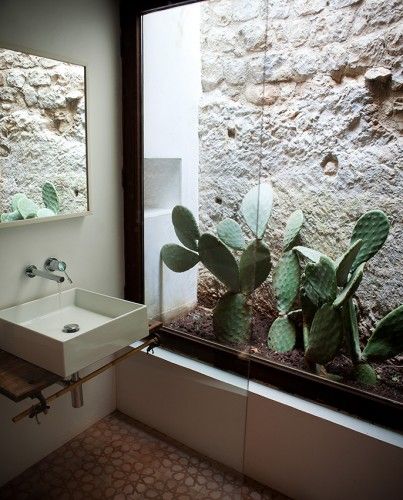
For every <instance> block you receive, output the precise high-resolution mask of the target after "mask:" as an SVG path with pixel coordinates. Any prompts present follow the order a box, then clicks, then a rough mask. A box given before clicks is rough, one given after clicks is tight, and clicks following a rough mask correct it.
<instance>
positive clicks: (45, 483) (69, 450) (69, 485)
mask: <svg viewBox="0 0 403 500" xmlns="http://www.w3.org/2000/svg"><path fill="white" fill-rule="evenodd" d="M93 498H96V499H104V498H111V499H115V500H124V499H147V498H155V499H162V500H171V499H172V500H185V499H186V500H192V499H194V498H195V499H221V500H237V499H239V500H241V499H251V500H252V499H253V500H259V499H273V500H284V499H285V497H284V496H283V495H280V494H279V493H276V492H274V491H272V490H269V489H267V488H264V487H263V486H261V485H259V484H257V483H254V482H251V481H246V480H243V479H242V476H240V475H238V474H237V473H236V472H234V471H232V470H229V469H226V468H225V467H223V466H222V465H220V464H218V463H216V462H214V461H212V460H209V459H207V458H205V457H203V456H200V455H198V454H196V452H194V451H192V450H190V449H188V448H186V447H184V446H182V445H180V444H179V443H177V442H175V441H173V440H171V439H169V438H167V437H166V436H163V435H161V434H159V433H157V432H155V431H153V430H151V429H149V428H147V427H145V426H144V425H142V424H139V423H138V422H136V421H134V420H132V419H131V418H129V417H127V416H125V415H123V414H122V413H119V412H116V413H113V414H112V415H109V416H108V417H106V418H104V419H103V420H101V421H100V422H98V423H96V424H95V425H93V426H92V427H90V428H89V429H87V430H86V431H84V432H83V433H82V434H80V435H79V436H77V437H76V438H74V439H73V440H72V441H69V442H68V443H67V444H65V445H64V446H62V447H61V448H59V449H58V450H56V451H55V452H53V453H51V454H50V455H48V456H47V457H46V458H44V459H43V460H42V461H41V462H39V463H37V464H36V465H34V466H32V467H31V468H29V469H28V470H26V471H25V472H24V473H22V474H21V475H20V476H18V477H17V478H15V479H13V480H12V481H10V482H9V483H8V484H7V485H5V486H4V487H3V488H1V489H0V499H1V500H6V499H10V500H20V499H30V500H31V499H35V500H36V499H38V500H48V499H57V500H70V499H71V500H79V499H84V500H87V499H93Z"/></svg>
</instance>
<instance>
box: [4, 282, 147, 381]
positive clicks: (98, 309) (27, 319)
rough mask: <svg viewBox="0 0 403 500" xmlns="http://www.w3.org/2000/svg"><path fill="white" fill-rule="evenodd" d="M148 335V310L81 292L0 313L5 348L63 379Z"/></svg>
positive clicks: (77, 290)
mask: <svg viewBox="0 0 403 500" xmlns="http://www.w3.org/2000/svg"><path fill="white" fill-rule="evenodd" d="M77 325H78V328H79V329H78V330H77ZM147 334H148V321H147V308H146V306H144V305H142V304H135V303H133V302H128V301H126V300H122V299H117V298H114V297H109V296H107V295H101V294H99V293H94V292H90V291H88V290H83V289H81V288H73V289H71V290H67V291H65V292H62V293H60V294H58V293H56V294H54V295H49V296H47V297H44V298H42V299H38V300H33V301H31V302H26V303H25V304H21V305H19V306H14V307H10V308H8V309H3V310H0V349H3V350H5V351H8V352H10V353H11V354H14V355H15V356H19V357H20V358H23V359H25V360H26V361H29V362H31V363H34V364H35V365H38V366H40V367H42V368H45V369H47V370H49V371H51V372H53V373H56V374H57V375H61V376H62V377H67V376H69V375H71V374H72V373H74V372H77V371H78V370H81V369H82V368H84V367H86V366H88V365H90V364H91V363H94V362H95V361H99V360H100V359H102V358H104V357H105V356H109V355H110V354H113V353H114V352H116V351H118V350H119V349H121V348H122V347H125V346H128V345H129V344H131V343H132V342H134V341H136V340H139V339H141V338H143V337H145V336H146V335H147Z"/></svg>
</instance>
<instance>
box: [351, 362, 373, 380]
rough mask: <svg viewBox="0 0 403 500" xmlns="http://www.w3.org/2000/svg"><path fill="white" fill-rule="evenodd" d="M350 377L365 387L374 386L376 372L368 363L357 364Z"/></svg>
mask: <svg viewBox="0 0 403 500" xmlns="http://www.w3.org/2000/svg"><path fill="white" fill-rule="evenodd" d="M352 376H353V378H354V379H355V380H357V382H361V384H365V385H376V384H377V383H378V378H377V376H376V371H375V370H374V369H373V368H372V366H371V365H370V364H368V363H358V364H357V365H355V366H354V368H353V371H352Z"/></svg>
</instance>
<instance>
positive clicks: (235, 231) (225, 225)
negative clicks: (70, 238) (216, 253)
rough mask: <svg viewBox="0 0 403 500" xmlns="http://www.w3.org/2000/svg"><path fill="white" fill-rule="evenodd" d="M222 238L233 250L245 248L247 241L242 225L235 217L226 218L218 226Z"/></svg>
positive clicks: (218, 232)
mask: <svg viewBox="0 0 403 500" xmlns="http://www.w3.org/2000/svg"><path fill="white" fill-rule="evenodd" d="M217 234H218V237H219V238H220V240H221V241H222V242H223V243H224V244H225V245H227V247H229V248H232V249H233V250H245V247H246V241H245V236H244V234H243V231H242V228H241V226H240V225H239V224H238V222H236V221H234V220H233V219H224V220H222V221H221V222H220V223H219V224H218V226H217Z"/></svg>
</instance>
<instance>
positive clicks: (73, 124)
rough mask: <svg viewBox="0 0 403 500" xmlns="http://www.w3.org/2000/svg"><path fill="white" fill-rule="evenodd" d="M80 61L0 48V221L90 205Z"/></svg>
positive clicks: (72, 212) (74, 211)
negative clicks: (73, 62)
mask: <svg viewBox="0 0 403 500" xmlns="http://www.w3.org/2000/svg"><path fill="white" fill-rule="evenodd" d="M85 91H86V88H85V67H84V66H82V65H78V64H71V63H67V62H62V61H57V60H55V59H49V58H45V57H40V56H38V55H33V54H27V53H23V52H17V51H15V50H9V49H5V48H0V228H1V227H5V226H10V225H17V224H25V223H27V222H39V221H45V220H54V218H55V217H56V218H65V217H73V216H79V215H85V214H86V213H88V212H89V202H88V175H87V134H86V93H85Z"/></svg>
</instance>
